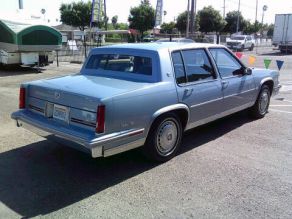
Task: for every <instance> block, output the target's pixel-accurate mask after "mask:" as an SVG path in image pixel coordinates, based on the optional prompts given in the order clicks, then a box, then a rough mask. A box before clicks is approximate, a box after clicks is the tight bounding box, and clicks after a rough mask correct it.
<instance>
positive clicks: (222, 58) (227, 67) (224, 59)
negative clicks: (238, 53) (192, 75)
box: [210, 49, 242, 78]
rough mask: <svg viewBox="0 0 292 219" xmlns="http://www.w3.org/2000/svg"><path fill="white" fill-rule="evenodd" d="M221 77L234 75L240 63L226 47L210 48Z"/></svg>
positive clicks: (238, 69)
mask: <svg viewBox="0 0 292 219" xmlns="http://www.w3.org/2000/svg"><path fill="white" fill-rule="evenodd" d="M210 52H211V54H212V56H213V58H214V60H215V62H216V64H217V67H218V71H219V73H220V75H221V77H222V78H226V77H231V76H234V73H235V72H237V71H240V69H241V68H242V66H241V64H240V63H239V62H238V61H237V60H236V59H235V57H233V56H232V55H231V54H230V53H229V52H228V51H227V50H226V49H210Z"/></svg>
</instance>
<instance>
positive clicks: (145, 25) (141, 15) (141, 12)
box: [128, 0, 155, 37]
mask: <svg viewBox="0 0 292 219" xmlns="http://www.w3.org/2000/svg"><path fill="white" fill-rule="evenodd" d="M128 21H129V23H130V28H133V29H136V30H138V31H139V32H140V34H141V36H142V37H143V35H144V32H145V31H147V30H149V29H152V28H153V27H154V24H155V10H154V8H153V7H152V6H151V4H150V3H149V0H142V1H141V4H140V5H139V6H138V7H134V8H131V9H130V15H129V18H128Z"/></svg>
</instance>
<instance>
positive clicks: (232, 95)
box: [224, 88, 257, 98]
mask: <svg viewBox="0 0 292 219" xmlns="http://www.w3.org/2000/svg"><path fill="white" fill-rule="evenodd" d="M255 90H257V89H255V88H253V89H250V90H245V91H243V92H241V93H236V94H231V95H228V96H225V97H224V98H228V97H234V96H237V95H240V94H245V93H248V92H252V91H255Z"/></svg>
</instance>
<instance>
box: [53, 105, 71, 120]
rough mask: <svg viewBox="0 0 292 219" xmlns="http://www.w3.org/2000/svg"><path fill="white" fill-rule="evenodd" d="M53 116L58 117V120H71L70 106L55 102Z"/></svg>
mask: <svg viewBox="0 0 292 219" xmlns="http://www.w3.org/2000/svg"><path fill="white" fill-rule="evenodd" d="M53 118H54V119H57V120H61V121H64V122H68V121H69V108H68V107H66V106H61V105H57V104H54V109H53Z"/></svg>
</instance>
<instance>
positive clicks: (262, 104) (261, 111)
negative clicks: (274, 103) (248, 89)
mask: <svg viewBox="0 0 292 219" xmlns="http://www.w3.org/2000/svg"><path fill="white" fill-rule="evenodd" d="M270 98H271V92H270V89H269V87H268V86H267V85H263V86H262V88H261V91H260V94H259V96H258V98H257V101H256V103H255V104H254V105H253V106H252V107H251V108H250V115H251V116H252V117H253V118H256V119H260V118H263V117H264V116H265V115H266V114H267V112H268V108H269V105H270Z"/></svg>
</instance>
